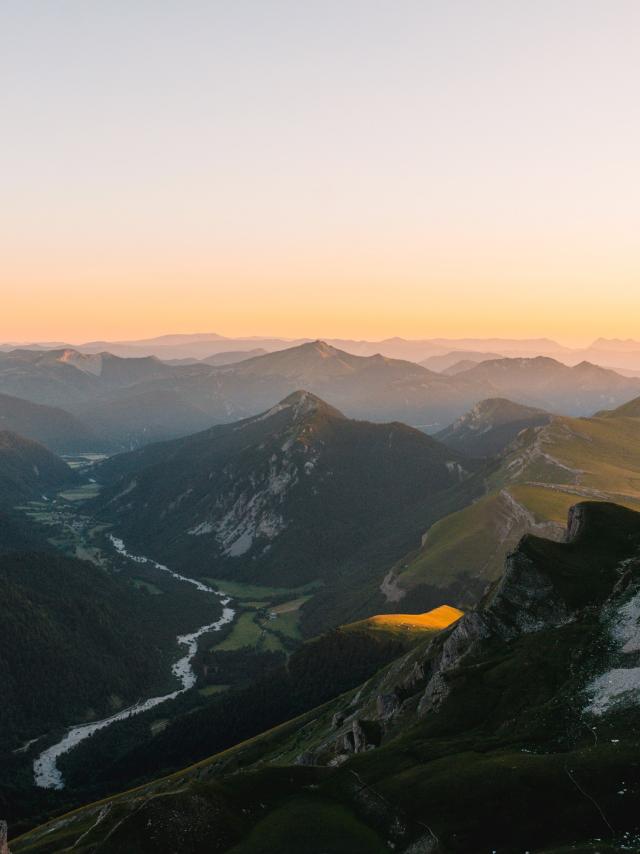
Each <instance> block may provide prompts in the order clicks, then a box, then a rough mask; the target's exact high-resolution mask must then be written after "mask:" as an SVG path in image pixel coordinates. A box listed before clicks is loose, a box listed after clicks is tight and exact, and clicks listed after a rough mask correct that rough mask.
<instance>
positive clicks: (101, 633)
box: [0, 551, 168, 779]
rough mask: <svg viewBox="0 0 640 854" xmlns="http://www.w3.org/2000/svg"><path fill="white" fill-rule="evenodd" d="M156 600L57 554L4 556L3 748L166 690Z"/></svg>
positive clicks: (0, 595)
mask: <svg viewBox="0 0 640 854" xmlns="http://www.w3.org/2000/svg"><path fill="white" fill-rule="evenodd" d="M148 598H149V597H147V596H144V595H143V594H142V592H140V591H138V590H135V589H134V588H133V587H131V586H127V585H125V584H123V583H122V582H120V581H118V580H116V579H115V578H113V577H112V576H111V575H110V574H109V573H107V572H104V570H101V569H98V568H97V567H95V566H94V565H92V564H89V563H83V562H81V561H78V560H73V559H71V558H67V557H63V556H62V555H60V554H56V553H55V552H53V551H49V552H47V553H44V552H42V553H39V552H12V553H8V554H4V555H0V649H2V655H0V683H1V684H2V703H1V704H0V733H1V736H0V754H1V753H3V752H4V750H6V749H7V748H8V747H11V746H12V747H16V746H19V745H20V743H21V742H22V741H24V740H26V739H28V738H34V737H38V736H41V735H43V734H45V733H46V732H47V731H49V730H50V729H51V728H55V727H59V726H62V725H64V724H69V723H72V722H75V721H78V720H83V719H90V718H91V717H98V716H100V715H101V714H104V713H106V712H108V711H114V710H115V708H117V706H118V705H122V704H124V701H128V702H134V701H135V700H136V699H137V698H138V697H139V696H140V694H141V693H144V692H145V691H149V690H151V689H152V688H154V687H156V685H157V684H158V674H159V673H160V672H161V669H162V666H163V664H164V658H163V656H162V655H161V654H160V650H159V649H158V646H157V645H156V646H155V647H150V645H149V644H148V637H147V636H145V631H144V629H143V628H142V627H143V626H145V625H146V624H147V623H148V622H149V617H148V616H147V615H146V614H145V611H148V609H149V604H148ZM167 671H168V667H167ZM2 776H3V775H0V779H1V777H2Z"/></svg>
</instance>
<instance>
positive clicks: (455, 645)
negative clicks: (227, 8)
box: [12, 503, 640, 854]
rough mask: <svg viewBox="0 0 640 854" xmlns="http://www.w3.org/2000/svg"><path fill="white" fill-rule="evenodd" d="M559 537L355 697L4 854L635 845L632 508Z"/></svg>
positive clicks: (638, 786)
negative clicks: (475, 606)
mask: <svg viewBox="0 0 640 854" xmlns="http://www.w3.org/2000/svg"><path fill="white" fill-rule="evenodd" d="M569 533H570V540H569V542H567V543H555V542H550V541H545V540H541V539H539V538H536V537H525V539H524V540H523V541H522V543H521V544H520V546H519V548H518V549H517V550H516V552H515V553H514V554H513V555H511V556H510V557H509V559H508V561H507V565H506V569H505V574H504V576H503V578H502V580H501V581H500V582H499V583H498V584H497V586H496V587H495V589H494V590H493V591H492V592H491V593H490V594H489V595H488V596H487V597H486V599H485V600H484V602H483V604H482V606H481V607H480V608H479V609H478V611H476V612H472V613H469V614H468V615H466V616H465V617H464V618H463V619H462V620H460V621H459V622H458V623H457V624H456V625H455V626H454V627H453V628H452V629H451V630H449V631H447V632H445V633H442V634H440V635H438V636H436V637H435V639H432V640H427V641H426V642H424V643H422V644H419V645H418V646H417V647H415V648H414V649H412V650H411V651H410V652H408V653H406V654H405V655H403V656H402V657H400V658H399V659H398V660H396V661H395V662H394V663H393V664H391V665H389V666H387V667H386V668H385V669H384V670H382V671H381V672H380V673H379V674H378V675H377V676H375V677H373V678H372V679H370V680H369V681H368V682H366V683H365V684H364V685H363V686H361V687H360V688H359V689H356V690H354V691H351V692H348V693H347V694H344V695H342V696H341V697H339V698H338V699H337V700H335V701H333V702H332V703H329V704H327V705H325V706H323V707H321V708H320V709H318V710H316V711H315V712H311V713H308V714H306V715H304V716H302V717H301V718H298V719H296V720H294V721H292V722H290V723H289V724H286V725H283V726H281V727H279V728H277V729H275V730H272V731H271V732H268V733H266V734H265V735H263V736H261V737H260V738H257V739H254V740H253V741H251V742H246V743H244V744H242V745H239V746H238V747H237V748H235V749H234V750H229V751H226V752H225V753H222V754H219V755H218V756H215V757H213V758H212V759H211V760H208V761H206V762H203V763H200V764H199V765H198V766H194V767H193V768H190V769H187V770H185V771H184V772H182V773H179V774H176V775H174V776H173V777H169V778H165V779H163V780H159V781H158V782H156V783H154V784H150V785H147V786H145V787H142V788H140V789H138V790H135V791H132V792H130V793H127V794H124V795H121V796H120V797H118V798H114V799H111V800H109V801H106V802H103V803H101V804H97V805H93V806H91V807H87V808H85V809H83V810H80V811H78V812H76V813H74V814H71V815H69V816H67V817H65V818H64V819H59V820H55V821H54V822H52V823H51V824H50V825H48V826H45V827H43V828H41V829H39V830H36V831H33V832H32V833H30V834H28V835H27V836H26V837H23V838H22V839H20V840H15V841H14V843H13V845H12V850H13V851H14V852H16V854H18V852H26V851H32V852H53V851H56V852H61V851H67V850H71V849H72V848H73V850H74V851H78V852H107V851H108V852H110V854H118V852H133V851H136V852H142V854H144V852H147V851H149V852H154V854H161V852H173V851H178V850H179V851H181V852H187V851H190V852H200V851H202V852H204V851H207V852H233V854H257V853H258V852H264V854H266V852H276V851H277V852H279V854H287V852H290V854H294V852H295V854H298V852H300V851H305V852H307V854H320V852H331V854H338V852H344V854H347V852H349V854H354V852H355V853H356V854H357V852H362V854H365V853H366V854H370V852H384V851H388V850H390V849H393V850H395V851H400V852H405V853H406V854H409V852H411V854H417V852H431V854H435V852H445V854H446V852H456V854H457V853H458V852H460V854H463V852H464V854H474V852H478V854H479V852H489V851H496V852H501V854H511V852H513V854H515V852H523V851H532V852H533V851H535V852H549V854H550V853H551V852H560V851H582V852H593V854H595V852H607V851H618V850H627V851H629V850H631V851H635V850H638V845H640V818H639V815H640V813H639V810H638V803H639V798H640V739H639V738H638V736H639V727H640V709H639V705H638V704H639V701H640V668H639V667H638V654H639V651H640V643H639V641H640V637H639V632H640V630H639V627H638V613H639V610H640V559H639V553H640V516H638V514H636V513H634V512H632V511H629V510H626V509H623V508H620V507H617V506H615V505H610V504H596V503H593V504H585V505H578V507H577V508H576V509H575V510H574V511H573V512H572V514H571V518H570V532H569Z"/></svg>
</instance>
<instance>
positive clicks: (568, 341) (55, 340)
mask: <svg viewBox="0 0 640 854" xmlns="http://www.w3.org/2000/svg"><path fill="white" fill-rule="evenodd" d="M169 336H176V337H179V336H185V337H190V336H193V337H196V336H201V337H207V336H218V337H219V338H220V339H222V340H227V339H228V340H229V341H230V342H234V341H252V340H255V341H256V343H259V342H260V341H267V340H281V341H284V342H297V341H333V340H343V341H354V342H358V341H363V342H364V341H368V342H371V343H375V342H376V341H388V340H392V339H394V338H397V339H401V340H405V341H409V342H410V341H430V340H440V339H441V340H444V341H449V342H451V343H452V344H453V343H455V342H456V341H460V342H465V341H472V340H477V341H499V340H504V341H509V340H511V341H543V340H548V341H552V342H554V343H556V344H559V345H561V346H562V347H567V348H570V349H586V348H588V347H589V346H590V345H591V344H593V343H595V341H596V340H598V339H605V340H608V341H612V342H613V341H616V342H619V343H628V342H631V341H634V342H638V344H639V349H640V335H637V336H636V337H634V336H633V335H630V336H628V337H626V338H623V337H622V336H611V337H609V336H606V335H596V336H593V337H589V336H583V337H579V338H563V337H560V336H553V335H545V334H540V335H508V334H506V333H505V334H503V335H476V334H473V333H472V334H469V335H446V334H434V335H423V336H414V337H410V336H404V335H396V334H394V333H391V334H389V335H380V336H376V337H371V338H366V337H363V336H358V335H349V334H346V335H322V334H317V335H314V334H310V335H304V334H300V335H294V336H288V335H277V334H270V333H269V332H268V331H267V332H255V333H254V332H250V333H246V334H245V333H242V332H240V333H238V334H232V333H229V334H225V333H223V332H220V331H219V330H208V331H194V330H193V329H191V330H186V331H176V330H166V329H165V330H161V331H159V332H157V333H153V332H152V333H151V334H145V335H136V334H132V335H130V336H126V337H122V338H116V337H110V338H107V337H102V336H97V337H87V336H84V337H82V336H80V337H77V336H76V337H69V338H61V337H56V336H51V335H49V336H46V337H42V338H26V339H18V338H3V339H0V344H4V345H6V344H16V345H18V346H29V345H43V344H44V345H46V344H51V345H55V344H69V345H72V346H82V345H84V344H90V343H92V342H104V343H106V344H108V343H114V344H115V343H126V342H136V341H148V340H155V339H159V338H163V337H169Z"/></svg>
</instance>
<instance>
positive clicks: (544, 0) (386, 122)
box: [0, 0, 640, 343]
mask: <svg viewBox="0 0 640 854" xmlns="http://www.w3.org/2000/svg"><path fill="white" fill-rule="evenodd" d="M0 76H1V80H2V85H1V86H0V123H1V143H0V145H1V150H2V158H1V160H0V187H1V189H2V205H1V207H0V253H1V265H0V290H1V297H2V301H1V304H0V305H1V310H0V340H12V341H30V340H66V341H74V342H80V341H83V340H89V339H95V338H129V337H143V336H147V335H156V334H161V333H164V332H197V331H216V332H219V333H222V334H227V335H252V334H264V335H267V334H273V335H283V336H288V337H297V336H323V337H329V336H345V337H346V336H349V337H367V338H380V337H386V336H390V335H402V336H404V337H411V338H420V337H429V336H466V335H474V336H484V335H487V336H489V335H500V336H510V337H516V336H518V337H520V336H534V335H535V336H538V335H549V336H552V337H555V338H557V339H560V340H562V341H565V342H568V343H577V342H578V341H580V342H583V341H584V342H586V341H588V340H589V339H591V338H593V337H596V336H599V335H605V336H609V337H613V336H618V337H627V336H634V337H637V338H640V324H639V320H640V110H639V108H638V100H639V98H638V90H639V87H640V2H637V0H536V2H526V0H439V2H430V1H429V0H420V2H418V0H389V2H380V0H368V2H364V0H363V2H357V0H254V2H248V0H230V2H222V0H220V2H216V1H215V0H209V2H196V0H174V2H166V1H165V0H102V2H99V1H98V0H95V2H87V0H4V2H3V3H2V4H1V5H0Z"/></svg>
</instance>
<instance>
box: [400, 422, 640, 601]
mask: <svg viewBox="0 0 640 854" xmlns="http://www.w3.org/2000/svg"><path fill="white" fill-rule="evenodd" d="M622 411H624V410H622ZM488 488H489V493H488V494H487V495H486V496H485V497H484V498H481V499H480V500H478V501H477V502H475V503H474V504H472V505H470V506H469V507H466V508H464V509H463V510H460V511H458V512H456V513H452V514H450V515H449V516H446V517H445V518H444V519H441V520H440V521H439V522H436V523H435V524H434V525H433V526H432V527H431V528H430V530H429V532H428V534H427V537H426V539H425V542H424V544H423V547H422V548H421V549H419V550H418V551H417V552H415V553H413V554H412V555H409V556H408V558H406V559H405V560H403V561H401V562H400V563H399V564H398V565H397V567H396V572H397V577H398V583H399V585H400V587H401V588H404V589H407V590H411V589H412V588H416V587H417V586H419V585H421V584H424V583H428V584H431V585H436V586H440V587H443V588H444V587H447V585H449V584H451V582H452V581H453V580H454V579H455V578H457V577H459V576H461V575H469V576H470V577H472V578H482V579H486V580H487V581H493V580H495V579H496V578H498V577H499V576H500V574H501V572H502V565H503V561H504V557H505V555H506V554H507V553H508V552H509V551H510V550H511V549H513V548H514V547H515V546H516V544H517V542H518V540H519V539H520V537H521V536H522V535H523V534H525V533H527V532H530V531H533V532H539V533H541V534H544V535H545V536H550V537H553V538H556V539H560V538H561V537H562V534H563V528H564V523H565V520H566V518H567V511H568V509H569V508H570V507H571V506H572V505H573V504H575V503H576V502H578V501H580V500H584V499H589V498H593V499H608V500H612V501H615V502H617V503H619V504H622V505H624V506H627V507H630V508H639V507H640V418H630V417H626V416H619V415H616V414H615V413H608V414H607V416H606V417H596V418H589V419H587V418H566V417H556V418H554V419H553V421H552V423H551V424H550V425H548V426H546V427H543V428H542V429H539V430H538V431H533V430H529V431H527V432H526V433H525V434H524V435H523V436H521V437H520V439H519V442H518V443H517V447H516V448H515V449H514V450H511V451H510V453H508V454H507V455H506V457H505V459H504V460H503V462H502V464H501V466H500V467H499V468H498V469H497V471H495V472H494V473H492V474H491V475H490V477H489V478H488ZM511 499H513V500H511ZM514 502H515V506H514ZM471 599H472V596H470V597H469V600H471ZM469 600H466V599H465V597H464V595H463V597H462V598H461V600H460V601H459V602H458V604H460V605H461V607H465V606H467V605H468V604H470V601H469Z"/></svg>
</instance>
